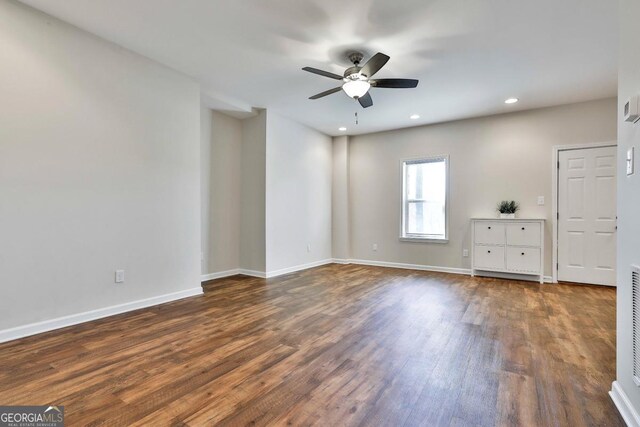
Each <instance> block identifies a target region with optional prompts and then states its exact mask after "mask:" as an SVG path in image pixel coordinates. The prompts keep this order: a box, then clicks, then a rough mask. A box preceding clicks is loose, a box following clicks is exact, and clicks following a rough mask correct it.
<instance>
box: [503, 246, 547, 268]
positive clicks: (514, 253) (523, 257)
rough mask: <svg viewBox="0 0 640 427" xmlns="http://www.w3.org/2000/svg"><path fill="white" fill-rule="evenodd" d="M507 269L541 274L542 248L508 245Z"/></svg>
mask: <svg viewBox="0 0 640 427" xmlns="http://www.w3.org/2000/svg"><path fill="white" fill-rule="evenodd" d="M507 270H509V271H513V272H514V273H518V272H519V273H534V274H540V249H539V248H514V247H507Z"/></svg>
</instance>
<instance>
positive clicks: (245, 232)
mask: <svg viewBox="0 0 640 427" xmlns="http://www.w3.org/2000/svg"><path fill="white" fill-rule="evenodd" d="M266 141H267V112H266V110H262V111H260V113H259V114H258V115H257V116H256V117H252V118H249V119H245V120H243V121H242V154H241V160H240V162H241V169H240V172H241V175H242V178H241V190H240V267H241V268H244V269H247V270H253V271H258V272H264V271H265V268H266V256H265V192H266V187H265V179H266V168H265V167H266V163H265V162H266V149H267V144H266Z"/></svg>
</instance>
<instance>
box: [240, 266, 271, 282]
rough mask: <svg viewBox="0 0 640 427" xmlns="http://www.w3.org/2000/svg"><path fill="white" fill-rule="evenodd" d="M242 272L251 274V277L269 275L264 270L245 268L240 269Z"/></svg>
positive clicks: (264, 277) (265, 276)
mask: <svg viewBox="0 0 640 427" xmlns="http://www.w3.org/2000/svg"><path fill="white" fill-rule="evenodd" d="M240 274H244V275H245V276H251V277H259V278H260V279H266V278H267V275H266V274H265V272H264V271H257V270H247V269H244V268H241V269H240Z"/></svg>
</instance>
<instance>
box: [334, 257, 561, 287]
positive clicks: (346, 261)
mask: <svg viewBox="0 0 640 427" xmlns="http://www.w3.org/2000/svg"><path fill="white" fill-rule="evenodd" d="M333 262H334V263H336V264H358V265H371V266H374V267H391V268H402V269H407V270H421V271H433V272H437V273H451V274H463V275H466V276H470V275H471V269H469V268H457V267H440V266H436V265H424V264H405V263H401V262H388V261H371V260H366V259H340V258H334V259H333ZM491 274H492V273H491V272H486V274H485V272H483V274H481V275H480V274H477V276H483V277H491ZM494 277H502V278H508V279H514V280H527V278H526V277H527V275H519V274H504V275H501V276H498V275H496V276H494ZM531 277H532V279H529V280H531V281H533V282H537V281H538V276H531ZM544 281H545V283H553V280H552V278H551V276H544Z"/></svg>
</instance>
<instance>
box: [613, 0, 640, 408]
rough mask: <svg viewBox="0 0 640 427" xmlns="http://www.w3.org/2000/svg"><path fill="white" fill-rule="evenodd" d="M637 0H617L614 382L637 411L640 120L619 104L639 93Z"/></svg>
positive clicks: (639, 7)
mask: <svg viewBox="0 0 640 427" xmlns="http://www.w3.org/2000/svg"><path fill="white" fill-rule="evenodd" d="M639 16H640V2H638V1H637V0H621V1H620V68H619V75H618V84H619V88H618V98H619V100H620V102H619V103H618V104H619V105H618V107H619V111H620V112H619V115H618V117H619V119H618V138H619V141H618V269H617V270H618V271H617V273H618V288H617V302H618V307H617V308H618V309H617V329H618V333H617V338H616V341H617V383H618V385H619V386H620V387H621V388H622V390H624V392H625V393H626V395H627V397H628V399H629V402H630V403H631V405H632V407H633V408H635V411H636V412H639V411H640V389H639V388H638V387H637V386H636V385H635V384H634V382H633V350H632V343H633V341H632V329H631V325H632V312H631V280H630V274H631V273H630V271H631V270H630V266H631V264H635V265H640V161H638V160H637V159H636V162H635V174H634V175H632V176H629V177H627V175H626V165H625V159H626V156H627V149H628V148H629V147H635V152H636V157H639V156H640V123H637V124H635V125H632V124H629V123H624V122H623V121H622V117H623V113H622V106H623V104H624V102H625V101H626V100H627V99H628V98H629V97H630V96H632V95H639V94H640V50H638V46H637V43H638V40H640V27H639V26H638V22H637V21H638V17H639Z"/></svg>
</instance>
